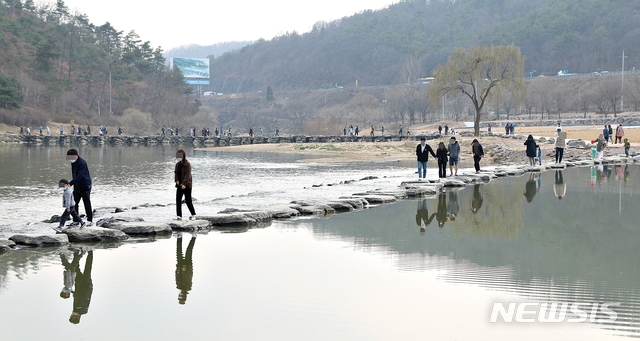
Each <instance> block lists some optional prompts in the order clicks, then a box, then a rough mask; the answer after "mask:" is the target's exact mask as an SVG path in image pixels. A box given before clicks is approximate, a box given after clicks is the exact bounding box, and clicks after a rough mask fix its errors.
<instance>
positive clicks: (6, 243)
mask: <svg viewBox="0 0 640 341" xmlns="http://www.w3.org/2000/svg"><path fill="white" fill-rule="evenodd" d="M15 246H16V243H15V242H14V241H13V240H0V255H1V254H3V253H5V252H9V251H11V250H13V248H14V247H15Z"/></svg>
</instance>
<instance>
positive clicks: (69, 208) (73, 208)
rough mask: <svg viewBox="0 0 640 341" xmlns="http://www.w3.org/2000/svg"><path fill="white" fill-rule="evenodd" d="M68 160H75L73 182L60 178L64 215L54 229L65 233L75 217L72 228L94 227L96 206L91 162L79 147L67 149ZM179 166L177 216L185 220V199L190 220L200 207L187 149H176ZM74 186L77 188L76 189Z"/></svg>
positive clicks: (177, 169)
mask: <svg viewBox="0 0 640 341" xmlns="http://www.w3.org/2000/svg"><path fill="white" fill-rule="evenodd" d="M66 158H67V160H68V161H70V162H71V176H72V178H71V181H69V180H67V179H65V178H63V179H60V181H58V187H59V188H60V189H61V190H62V206H63V207H64V211H63V213H62V215H61V216H60V223H59V225H58V226H57V227H54V228H53V229H54V230H55V231H56V232H58V233H61V232H63V230H64V229H65V223H66V222H67V220H68V219H69V218H70V217H71V218H72V223H71V224H70V225H69V227H73V226H78V227H79V228H81V229H82V228H84V227H85V226H93V209H92V207H91V189H92V181H91V173H90V172H89V166H88V165H87V162H86V161H85V160H84V159H83V158H81V157H80V155H79V154H78V150H77V149H75V148H72V149H69V150H67V156H66ZM176 159H177V162H176V165H175V168H174V181H175V187H176V219H177V220H182V198H183V197H184V200H185V203H186V205H187V208H188V209H189V212H190V213H191V216H190V217H189V220H195V219H196V210H195V208H194V207H193V199H192V196H191V193H192V181H193V180H192V175H191V163H190V162H189V161H188V160H187V155H186V152H185V151H184V149H182V148H181V149H178V151H177V152H176ZM72 187H73V189H72ZM80 200H82V202H83V204H84V209H85V214H86V219H87V221H84V220H83V219H82V218H81V217H80V215H79V213H78V212H79V204H80Z"/></svg>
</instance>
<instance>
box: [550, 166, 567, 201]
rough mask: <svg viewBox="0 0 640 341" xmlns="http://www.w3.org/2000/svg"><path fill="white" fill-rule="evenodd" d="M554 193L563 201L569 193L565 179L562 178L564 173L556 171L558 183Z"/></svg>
mask: <svg viewBox="0 0 640 341" xmlns="http://www.w3.org/2000/svg"><path fill="white" fill-rule="evenodd" d="M553 193H555V195H556V197H558V200H562V198H564V195H565V194H566V193H567V185H565V184H564V179H563V178H562V171H561V170H559V169H558V170H556V181H555V185H554V186H553Z"/></svg>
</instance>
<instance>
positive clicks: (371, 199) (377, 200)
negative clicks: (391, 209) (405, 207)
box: [361, 194, 397, 205]
mask: <svg viewBox="0 0 640 341" xmlns="http://www.w3.org/2000/svg"><path fill="white" fill-rule="evenodd" d="M361 197H362V198H364V200H366V201H367V202H368V203H369V204H370V205H378V204H389V203H393V202H396V201H397V199H396V197H394V196H391V195H369V194H364V195H362V196H361Z"/></svg>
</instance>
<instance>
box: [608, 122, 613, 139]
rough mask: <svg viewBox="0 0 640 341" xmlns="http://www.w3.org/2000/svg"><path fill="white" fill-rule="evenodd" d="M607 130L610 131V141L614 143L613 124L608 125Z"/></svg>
mask: <svg viewBox="0 0 640 341" xmlns="http://www.w3.org/2000/svg"><path fill="white" fill-rule="evenodd" d="M607 130H608V131H609V141H608V142H611V143H613V128H611V124H609V125H607Z"/></svg>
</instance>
